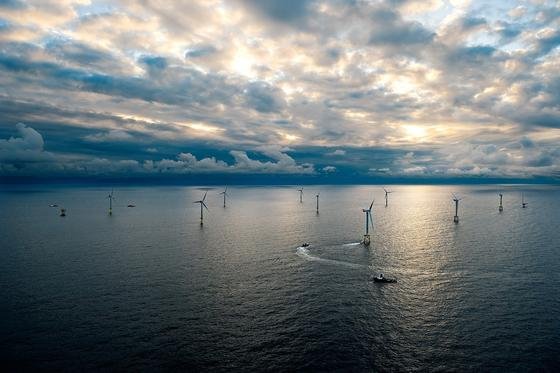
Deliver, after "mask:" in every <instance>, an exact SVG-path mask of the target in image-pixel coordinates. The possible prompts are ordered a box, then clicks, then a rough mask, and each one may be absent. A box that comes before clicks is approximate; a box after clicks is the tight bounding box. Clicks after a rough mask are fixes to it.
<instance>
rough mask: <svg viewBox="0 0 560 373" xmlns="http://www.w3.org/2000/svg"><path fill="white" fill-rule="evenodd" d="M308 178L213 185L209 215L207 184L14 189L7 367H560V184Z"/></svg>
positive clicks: (2, 228) (3, 227)
mask: <svg viewBox="0 0 560 373" xmlns="http://www.w3.org/2000/svg"><path fill="white" fill-rule="evenodd" d="M295 189H296V188H295V187H294V188H289V187H281V188H274V187H266V188H264V187H263V188H239V187H238V188H233V187H232V188H229V193H230V195H231V199H230V202H229V206H228V207H227V208H226V209H224V208H222V207H221V199H220V196H219V195H218V194H217V193H218V192H219V190H210V191H209V192H208V207H209V208H210V211H209V212H208V213H207V214H206V216H205V225H204V227H203V228H201V227H200V225H199V223H198V216H199V209H198V206H196V205H194V204H193V203H192V201H194V200H197V199H200V197H201V196H202V194H203V192H202V191H201V190H199V189H197V188H173V187H165V188H156V187H150V188H148V187H147V188H118V189H117V190H116V191H115V196H116V198H117V200H116V202H115V205H116V206H115V208H114V214H113V216H108V215H107V204H108V202H107V200H106V199H105V196H106V195H107V193H108V192H109V191H108V190H106V189H101V188H67V189H61V188H40V187H25V188H24V187H19V188H16V187H9V188H8V187H3V188H2V191H1V192H0V206H1V210H0V254H1V258H2V260H1V261H0V285H1V299H2V302H1V308H0V359H1V362H2V366H3V367H4V368H10V369H11V370H15V369H16V368H20V369H21V368H27V369H38V368H39V369H43V370H57V371H59V370H71V371H75V370H92V369H98V370H132V371H139V370H141V371H145V370H149V371H152V370H173V369H181V370H214V371H226V370H245V371H262V370H284V371H286V370H290V371H292V370H299V371H302V370H316V371H317V370H318V371H332V370H334V371H372V370H373V371H426V370H429V371H481V370H482V371H504V370H508V371H532V370H540V371H551V372H552V371H558V370H559V369H560V358H559V357H558V356H559V355H560V227H559V223H560V214H559V212H558V211H559V209H560V188H558V187H552V186H509V187H508V186H504V187H500V190H502V191H503V192H504V206H505V209H504V211H503V213H501V214H500V213H498V209H497V203H498V197H497V194H496V190H497V189H496V187H494V186H474V187H460V186H453V187H447V186H393V187H391V189H393V190H394V191H395V193H393V194H391V195H390V201H389V206H388V207H384V202H383V197H382V193H383V192H382V190H381V188H380V187H375V186H352V187H329V186H321V187H307V188H305V195H304V203H303V204H300V203H299V201H298V193H297V191H296V190H295ZM522 190H523V191H524V193H525V198H526V200H527V201H528V202H529V206H528V208H526V209H522V208H521V201H520V198H521V194H520V193H521V191H522ZM316 191H320V192H321V212H320V214H319V215H316V214H315V200H314V194H315V192H316ZM451 191H453V192H456V193H458V194H460V195H461V196H462V197H464V200H462V201H461V206H460V217H461V221H460V223H459V224H458V225H454V224H453V222H452V216H453V204H452V201H451V197H450V192H451ZM372 195H375V197H376V203H375V205H374V220H375V230H374V234H373V242H372V245H371V247H370V248H366V247H364V246H363V245H361V244H353V243H357V242H359V241H360V239H361V235H362V234H363V229H364V228H363V225H364V216H363V215H364V214H363V213H362V211H361V209H362V208H366V207H367V206H368V205H369V202H370V201H371V197H372ZM50 203H58V204H61V205H63V206H64V207H66V208H67V211H68V215H67V216H66V217H65V218H61V217H59V216H58V211H57V209H55V208H50V207H49V204H50ZM129 203H135V204H136V205H137V207H135V208H127V207H125V206H126V205H127V204H129ZM305 241H309V242H311V243H312V246H311V247H309V248H307V249H303V248H298V247H299V246H300V244H301V243H302V242H305ZM374 272H375V273H377V272H383V273H385V274H386V276H395V277H397V278H398V283H396V284H377V283H374V282H371V281H369V277H370V275H371V274H372V273H374Z"/></svg>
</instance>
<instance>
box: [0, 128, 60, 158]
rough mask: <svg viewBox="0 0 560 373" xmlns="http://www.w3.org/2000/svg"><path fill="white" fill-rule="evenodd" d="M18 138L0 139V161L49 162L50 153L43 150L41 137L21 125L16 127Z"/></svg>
mask: <svg viewBox="0 0 560 373" xmlns="http://www.w3.org/2000/svg"><path fill="white" fill-rule="evenodd" d="M16 129H17V131H18V134H19V137H10V138H9V139H7V140H3V139H0V161H1V162H2V163H4V162H5V163H8V162H10V163H11V162H15V163H21V162H41V161H48V160H51V155H50V153H47V152H45V151H44V150H43V147H44V145H45V142H44V141H43V136H41V134H40V133H39V132H37V131H35V130H34V129H33V128H30V127H27V126H26V125H25V124H23V123H18V124H17V125H16Z"/></svg>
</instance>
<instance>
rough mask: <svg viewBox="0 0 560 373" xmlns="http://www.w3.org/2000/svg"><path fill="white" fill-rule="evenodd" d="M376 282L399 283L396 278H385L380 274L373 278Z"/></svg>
mask: <svg viewBox="0 0 560 373" xmlns="http://www.w3.org/2000/svg"><path fill="white" fill-rule="evenodd" d="M373 281H374V282H383V283H393V282H397V279H396V278H390V277H385V276H383V273H380V274H379V275H378V276H375V277H373Z"/></svg>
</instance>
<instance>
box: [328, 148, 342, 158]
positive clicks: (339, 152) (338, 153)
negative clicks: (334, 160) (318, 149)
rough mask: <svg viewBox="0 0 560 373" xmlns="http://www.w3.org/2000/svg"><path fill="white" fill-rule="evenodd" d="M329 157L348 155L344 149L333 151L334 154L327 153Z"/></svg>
mask: <svg viewBox="0 0 560 373" xmlns="http://www.w3.org/2000/svg"><path fill="white" fill-rule="evenodd" d="M327 155H334V156H337V155H341V156H342V155H346V150H342V149H336V150H335V151H333V152H332V153H327Z"/></svg>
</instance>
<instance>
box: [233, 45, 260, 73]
mask: <svg viewBox="0 0 560 373" xmlns="http://www.w3.org/2000/svg"><path fill="white" fill-rule="evenodd" d="M254 63H255V60H254V59H253V57H252V56H251V55H250V54H248V53H245V52H243V51H241V52H238V53H237V54H236V55H235V57H234V58H233V61H232V64H231V67H232V69H233V71H235V72H236V73H237V74H239V75H245V76H248V77H251V76H253V65H254Z"/></svg>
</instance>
